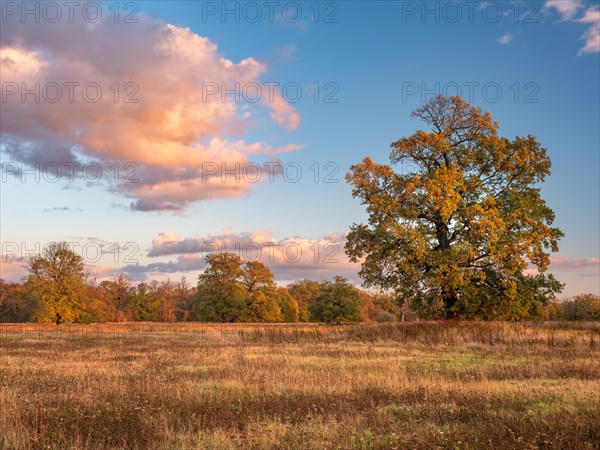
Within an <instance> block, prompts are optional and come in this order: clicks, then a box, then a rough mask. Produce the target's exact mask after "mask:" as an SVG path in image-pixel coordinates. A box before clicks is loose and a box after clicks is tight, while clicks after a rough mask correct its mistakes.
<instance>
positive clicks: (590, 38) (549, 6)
mask: <svg viewBox="0 0 600 450" xmlns="http://www.w3.org/2000/svg"><path fill="white" fill-rule="evenodd" d="M584 6H585V5H584V2H583V1H581V0H547V1H546V3H545V4H544V8H543V11H546V12H549V11H551V10H555V11H556V12H558V14H559V16H560V21H559V22H576V23H583V24H586V25H589V27H588V29H587V30H586V31H585V33H584V34H583V35H582V36H581V39H582V40H583V41H585V45H584V46H583V47H582V48H581V49H579V51H578V52H577V55H578V56H582V55H586V54H589V53H598V52H600V7H599V6H597V5H595V6H590V7H588V8H587V9H586V10H585V12H584V13H583V16H581V17H579V18H576V16H577V15H578V14H579V12H580V11H581V9H582V8H583V7H584Z"/></svg>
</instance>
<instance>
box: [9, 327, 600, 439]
mask: <svg viewBox="0 0 600 450" xmlns="http://www.w3.org/2000/svg"><path fill="white" fill-rule="evenodd" d="M0 411H1V414H0V447H2V448H6V449H29V448H33V449H83V448H85V449H103V448H104V449H108V448H111V449H112V448H117V449H196V448H198V449H204V448H207V449H229V448H243V449H250V448H265V449H267V448H281V449H307V448H320V449H334V448H336V449H337V448H342V449H353V448H357V449H368V448H383V449H393V448H398V449H411V448H450V449H455V448H456V449H479V448H481V449H484V448H485V449H488V448H502V449H511V448H515V449H529V448H572V449H586V448H590V449H598V448H600V324H598V323H596V324H594V323H583V324H558V323H545V324H512V323H482V322H471V323H468V322H455V323H427V322H419V323H404V324H402V323H399V324H359V325H348V326H338V327H333V326H318V325H301V324H298V325H272V326H265V325H236V326H233V325H228V326H225V325H223V326H220V325H204V324H137V323H135V324H106V325H84V326H76V325H64V326H63V325H61V326H60V327H55V326H50V325H48V326H42V325H3V326H0Z"/></svg>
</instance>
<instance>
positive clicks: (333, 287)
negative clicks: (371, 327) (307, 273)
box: [310, 276, 363, 324]
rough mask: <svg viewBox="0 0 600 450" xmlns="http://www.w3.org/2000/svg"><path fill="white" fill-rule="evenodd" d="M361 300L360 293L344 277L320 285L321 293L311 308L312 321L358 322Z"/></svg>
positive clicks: (361, 318)
mask: <svg viewBox="0 0 600 450" xmlns="http://www.w3.org/2000/svg"><path fill="white" fill-rule="evenodd" d="M361 307H362V299H361V295H360V291H359V290H358V289H357V288H356V287H354V286H353V285H352V284H350V283H349V281H348V280H347V279H346V278H344V277H339V276H337V277H335V278H334V280H333V282H331V281H324V282H323V283H321V293H320V295H319V296H318V297H317V298H316V299H315V303H314V305H312V306H311V309H310V313H311V317H312V318H313V319H314V320H317V321H321V322H327V323H338V324H339V323H342V322H360V321H361V320H363V317H362V315H361V312H360V310H361Z"/></svg>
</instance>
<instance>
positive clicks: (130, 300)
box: [0, 242, 406, 323]
mask: <svg viewBox="0 0 600 450" xmlns="http://www.w3.org/2000/svg"><path fill="white" fill-rule="evenodd" d="M206 263H207V268H206V269H205V270H204V272H202V273H201V274H200V276H199V279H198V283H197V286H195V287H189V286H188V285H187V282H186V279H185V278H182V279H181V280H179V281H177V282H175V281H172V280H169V279H167V280H163V281H161V282H159V281H155V280H152V281H150V282H142V283H139V284H137V285H134V284H133V283H132V282H131V280H130V279H128V278H127V277H126V276H125V275H123V274H121V275H118V276H116V277H115V278H114V279H112V280H104V281H101V282H99V283H97V282H96V280H94V279H93V278H91V277H90V276H89V275H88V274H87V273H86V271H85V268H84V263H83V259H82V258H81V257H80V256H79V255H77V254H76V253H74V252H73V251H72V250H71V249H70V247H69V246H68V244H67V243H64V242H60V243H53V244H51V245H49V246H47V247H46V248H45V250H44V253H43V254H41V255H36V256H33V257H30V258H28V259H27V260H26V267H27V269H28V271H29V275H28V277H27V279H26V281H25V282H24V283H22V284H19V283H6V282H4V280H0V322H46V323H59V322H76V323H91V322H121V321H153V322H154V321H158V322H176V321H205V322H309V321H310V322H330V323H342V322H360V321H392V320H397V319H402V315H403V314H405V313H406V311H405V308H402V307H400V306H398V304H397V303H396V302H395V301H394V299H393V298H392V297H391V296H390V295H385V294H372V293H369V292H366V291H363V290H361V289H358V288H357V287H355V286H354V285H353V284H351V283H350V282H349V281H348V280H347V279H345V278H343V277H335V278H334V279H333V280H331V281H323V282H316V281H311V280H299V281H295V282H293V283H291V284H290V285H288V286H287V287H286V288H284V287H280V286H277V284H276V283H275V281H274V277H273V273H272V272H271V270H270V269H269V268H268V267H266V266H265V265H264V264H262V263H261V262H258V261H242V260H241V259H240V257H239V256H237V255H235V254H233V253H215V254H211V255H208V256H207V257H206Z"/></svg>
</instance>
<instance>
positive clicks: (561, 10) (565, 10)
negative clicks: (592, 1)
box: [543, 0, 583, 20]
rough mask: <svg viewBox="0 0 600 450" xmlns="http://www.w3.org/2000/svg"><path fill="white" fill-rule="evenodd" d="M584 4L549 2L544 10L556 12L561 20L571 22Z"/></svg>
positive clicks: (576, 0)
mask: <svg viewBox="0 0 600 450" xmlns="http://www.w3.org/2000/svg"><path fill="white" fill-rule="evenodd" d="M582 6H583V2H582V1H581V0H547V1H546V3H545V4H544V8H543V9H544V10H545V11H550V10H552V9H554V10H556V12H558V14H559V15H560V17H561V20H570V19H572V18H573V17H574V16H575V14H577V12H578V11H579V10H580V9H581V7H582Z"/></svg>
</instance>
